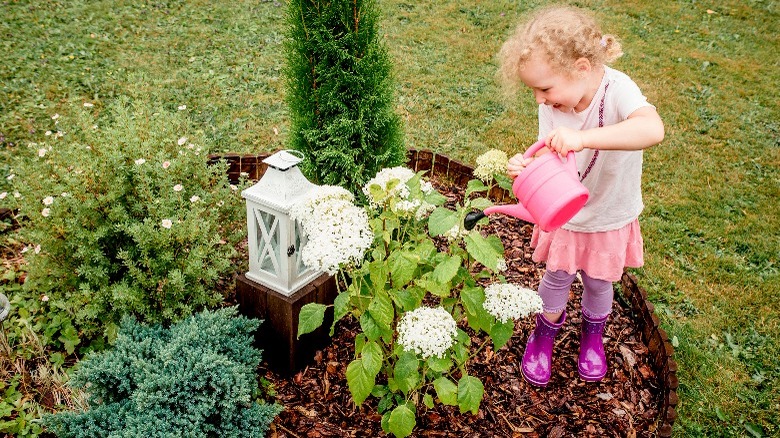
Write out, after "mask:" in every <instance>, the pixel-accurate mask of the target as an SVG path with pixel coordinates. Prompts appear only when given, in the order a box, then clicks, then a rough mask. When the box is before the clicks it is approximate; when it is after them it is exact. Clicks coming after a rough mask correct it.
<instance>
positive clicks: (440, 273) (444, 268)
mask: <svg viewBox="0 0 780 438" xmlns="http://www.w3.org/2000/svg"><path fill="white" fill-rule="evenodd" d="M460 263H461V260H460V257H458V256H456V255H454V256H448V257H447V258H446V259H445V260H444V261H443V262H441V263H439V264H438V265H437V266H436V268H435V269H434V270H433V275H432V278H433V279H434V281H436V282H437V283H440V284H445V283H449V282H450V280H452V279H453V278H454V277H455V274H457V273H458V268H459V267H460Z"/></svg>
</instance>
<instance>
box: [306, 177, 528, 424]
mask: <svg viewBox="0 0 780 438" xmlns="http://www.w3.org/2000/svg"><path fill="white" fill-rule="evenodd" d="M505 164H506V163H504V166H505ZM494 170H495V169H494ZM422 175H423V173H422V172H421V173H417V174H415V173H414V172H413V171H411V170H410V169H406V168H403V167H396V168H389V169H383V170H382V171H380V172H379V173H378V174H377V175H376V176H375V177H374V178H372V179H371V180H370V181H369V182H368V183H367V184H366V185H365V186H364V187H363V192H364V193H365V194H366V197H367V199H368V202H369V205H368V206H367V207H366V208H365V209H363V208H360V207H357V206H355V205H354V204H351V202H352V200H351V198H347V197H346V196H342V197H337V199H332V198H333V197H330V199H329V196H327V195H326V193H333V192H334V191H338V189H335V188H330V187H320V188H319V189H317V190H319V191H318V192H315V193H312V195H311V196H310V197H309V198H307V199H305V200H302V201H301V203H300V204H299V206H297V207H294V210H295V209H297V210H298V211H300V212H309V214H297V215H295V217H296V218H297V220H299V221H301V222H302V224H303V226H304V229H306V230H307V232H308V230H309V228H307V227H308V226H309V225H307V222H310V221H311V222H315V223H316V225H311V226H312V227H315V226H316V227H317V228H318V229H319V230H328V231H322V234H316V233H315V234H313V235H309V241H308V244H307V247H304V249H303V251H304V252H305V251H307V248H308V246H312V247H317V248H318V249H317V251H318V253H319V254H321V255H320V260H319V261H317V262H313V263H312V266H318V267H320V268H323V269H326V270H328V271H329V272H339V273H340V275H342V276H343V277H342V279H341V281H340V282H339V283H340V284H343V285H345V289H344V290H342V291H340V293H339V294H338V296H337V298H336V300H335V303H334V305H333V307H334V322H333V326H331V334H333V330H334V326H335V324H336V323H337V321H339V320H340V319H341V318H343V317H345V316H347V315H352V316H353V317H354V318H356V319H357V320H358V321H359V323H360V328H361V333H359V334H358V335H357V336H356V338H355V359H354V360H353V361H352V362H350V363H349V365H348V366H347V372H346V375H347V383H348V385H349V390H350V392H351V394H352V397H353V399H354V401H355V403H356V404H358V405H359V404H361V403H363V401H364V400H366V398H368V397H369V396H374V397H378V398H379V404H378V409H379V412H380V414H382V428H383V429H384V430H385V431H386V432H388V433H393V434H394V435H395V436H408V435H409V434H411V432H412V430H413V428H414V426H415V424H416V420H415V416H416V412H417V407H418V406H419V405H420V404H421V403H422V404H424V405H426V406H428V407H433V406H434V403H435V400H438V401H439V402H441V403H444V404H446V405H453V406H458V407H459V409H460V411H461V412H471V413H474V414H476V412H477V410H478V409H479V405H480V403H481V401H482V397H483V392H484V388H483V385H482V382H481V381H480V380H479V379H478V378H477V377H475V376H470V375H469V374H468V366H467V363H468V361H469V359H470V358H471V357H473V356H474V355H475V354H477V352H478V351H479V350H481V349H482V348H483V347H484V346H485V345H484V344H483V345H481V346H477V347H474V346H472V345H471V338H470V337H469V335H468V334H467V333H466V331H464V329H463V328H459V327H458V326H457V321H462V320H463V319H464V317H465V319H466V321H467V323H468V326H469V327H470V328H471V329H473V330H476V331H482V332H485V333H487V334H488V335H489V336H488V339H487V340H486V341H485V342H486V343H487V342H491V341H492V343H493V345H494V348H496V349H499V348H501V347H502V346H503V345H504V344H506V342H507V341H508V340H509V338H510V337H511V336H512V334H513V332H514V327H515V324H514V321H513V320H512V319H511V318H515V317H523V316H527V315H529V314H531V313H534V312H538V311H539V308H537V307H535V306H533V305H529V304H528V303H532V302H533V299H532V298H528V297H526V296H525V295H523V294H514V293H513V292H516V291H519V290H520V287H519V286H516V285H504V284H501V283H503V277H502V276H501V273H500V271H501V270H502V269H506V262H505V260H504V259H503V253H504V248H503V245H502V243H501V240H500V239H499V238H498V237H497V236H493V235H491V236H483V235H482V234H481V233H480V232H479V231H478V230H477V229H474V230H471V231H467V230H465V229H464V227H463V221H464V218H465V216H466V214H467V213H468V212H469V211H471V210H472V209H484V208H486V207H488V206H490V205H491V204H492V203H491V201H490V200H489V199H487V198H485V197H483V196H480V194H481V193H484V192H487V191H489V190H490V189H491V187H492V186H489V185H485V183H483V182H482V181H480V180H472V181H470V182H469V185H468V188H467V190H466V200H465V201H464V203H463V204H462V205H458V206H456V208H455V209H454V210H453V209H448V208H444V207H443V204H444V203H445V201H446V198H445V197H444V196H443V195H441V194H440V193H438V192H437V191H436V190H435V189H434V188H433V186H432V185H431V184H430V183H429V182H427V181H425V180H424V178H423V177H422ZM491 181H492V179H491ZM491 184H492V182H491ZM317 203H327V204H330V205H332V207H324V206H322V205H318V206H317V207H316V208H317V209H318V210H317V211H318V214H316V215H313V214H310V213H311V212H312V211H313V209H314V208H315V206H314V205H315V204H317ZM347 204H349V205H347ZM364 214H365V215H367V217H368V220H367V223H366V221H365V220H364V219H360V220H356V218H358V217H360V218H363V217H364ZM347 216H354V217H347ZM485 221H487V219H486V218H485V219H482V222H485ZM356 223H360V225H359V226H357V227H356ZM367 227H368V230H367ZM366 233H368V235H369V236H371V239H369V240H362V239H361V243H360V244H359V245H356V244H355V236H365V235H366ZM334 236H344V237H345V239H344V242H343V243H341V244H337V243H336V242H334ZM328 239H331V240H328ZM436 239H439V242H440V243H441V246H444V249H443V250H440V249H438V248H437V245H436ZM335 240H341V237H336V238H335ZM324 241H325V242H327V244H326V245H323V244H322V242H324ZM347 242H349V243H347ZM344 247H350V248H351V249H352V250H354V251H358V250H359V251H361V252H362V253H363V255H364V256H363V257H361V258H358V257H356V256H355V254H354V252H348V251H342V250H340V249H339V248H344ZM328 248H335V253H334V252H330V254H326V253H328V251H325V249H328ZM339 251H341V252H340V253H339ZM326 260H327V261H326ZM475 262H479V264H481V266H482V267H483V268H482V270H481V271H480V272H478V273H476V274H473V273H472V272H471V270H470V267H472V266H474V265H475ZM326 267H327V268H326ZM485 283H496V284H495V286H489V287H488V291H486V290H485V288H484V287H483V286H482V285H483V284H485ZM495 287H498V289H497V290H498V291H499V293H498V294H494V293H492V292H490V291H493V290H494V288H495ZM486 292H488V295H487V296H486ZM505 292H506V293H505ZM531 292H532V293H533V291H531ZM534 294H535V293H534ZM326 307H327V306H324V305H321V304H307V305H306V306H304V307H303V308H302V309H301V314H300V319H299V326H298V335H299V336H300V335H301V334H304V333H308V332H310V331H313V330H314V329H316V328H317V327H319V326H320V325H321V324H322V323H323V320H324V314H325V310H326Z"/></svg>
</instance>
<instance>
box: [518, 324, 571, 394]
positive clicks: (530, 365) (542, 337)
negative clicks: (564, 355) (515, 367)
mask: <svg viewBox="0 0 780 438" xmlns="http://www.w3.org/2000/svg"><path fill="white" fill-rule="evenodd" d="M564 322H566V311H564V312H563V313H562V314H561V319H560V320H558V322H550V321H548V320H547V318H545V317H544V315H543V314H541V313H539V314H537V315H536V327H534V331H533V333H531V336H530V337H528V344H527V345H526V346H525V353H523V365H522V367H521V368H520V369H521V370H522V372H523V377H525V380H527V381H528V383H531V384H532V385H536V386H547V382H549V381H550V375H551V374H552V351H553V344H554V343H555V335H557V334H558V330H560V328H561V327H562V326H563V323H564Z"/></svg>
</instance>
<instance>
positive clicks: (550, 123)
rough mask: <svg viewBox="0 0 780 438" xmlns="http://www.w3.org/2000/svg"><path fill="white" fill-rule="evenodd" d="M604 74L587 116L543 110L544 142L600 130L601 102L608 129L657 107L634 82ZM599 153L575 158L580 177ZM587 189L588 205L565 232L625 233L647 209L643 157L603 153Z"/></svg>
mask: <svg viewBox="0 0 780 438" xmlns="http://www.w3.org/2000/svg"><path fill="white" fill-rule="evenodd" d="M604 69H605V71H604V77H603V78H602V80H601V85H600V86H599V90H598V91H597V92H596V95H595V96H594V97H593V101H591V103H590V105H589V106H588V108H586V109H585V110H583V111H581V112H574V111H571V112H567V113H564V112H561V111H558V110H556V109H553V107H552V106H548V105H539V139H542V138H545V137H546V136H547V134H548V133H549V132H550V131H552V130H553V129H554V128H557V127H560V126H566V127H568V128H571V129H576V130H584V129H590V128H597V127H598V126H599V106H600V104H601V101H602V99H603V100H604V126H609V125H614V124H616V123H619V122H622V121H623V120H626V119H627V118H628V116H629V115H631V113H633V112H634V111H636V110H637V109H639V108H641V107H644V106H652V105H651V104H650V103H648V102H647V98H646V97H645V96H644V95H642V92H641V91H640V90H639V87H638V86H637V85H636V83H634V81H632V80H631V78H629V77H628V76H627V75H625V74H624V73H621V72H619V71H617V70H615V69H613V68H610V67H607V66H605V67H604ZM607 84H609V87H608V88H607V92H606V96H605V94H604V89H605V86H606V85H607ZM595 152H596V151H595V150H594V149H583V150H582V151H580V152H577V153H576V154H575V158H576V161H577V169H578V170H579V172H580V174H584V173H585V169H586V168H587V167H588V165H589V164H590V162H591V159H592V158H593V154H594V153H595ZM582 183H583V184H584V185H585V187H586V188H587V189H588V191H589V192H590V197H589V198H588V202H587V203H586V204H585V206H584V207H583V208H582V210H580V212H579V213H577V214H576V215H575V216H574V217H573V218H572V219H571V220H570V221H569V222H568V223H566V224H565V225H564V226H563V227H562V228H564V229H566V230H571V231H578V232H584V233H592V232H599V231H610V230H616V229H619V228H622V227H623V226H625V225H627V224H629V223H631V222H633V221H634V219H636V218H637V217H639V213H641V212H642V209H643V208H644V204H643V203H642V188H641V185H642V151H641V150H638V151H612V150H609V151H608V150H602V151H599V156H598V158H597V159H596V162H595V163H594V165H593V168H592V169H591V171H590V173H589V174H588V175H587V176H586V177H585V179H584V180H583V181H582Z"/></svg>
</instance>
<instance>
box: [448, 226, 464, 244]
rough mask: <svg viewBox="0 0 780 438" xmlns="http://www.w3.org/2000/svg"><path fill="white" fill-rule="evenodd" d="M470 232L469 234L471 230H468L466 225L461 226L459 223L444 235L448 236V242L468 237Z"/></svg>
mask: <svg viewBox="0 0 780 438" xmlns="http://www.w3.org/2000/svg"><path fill="white" fill-rule="evenodd" d="M468 234H469V230H467V229H466V228H464V227H461V226H460V225H458V224H455V225H453V226H452V228H450V229H449V230H448V231H447V232H446V233H444V237H446V238H447V241H448V242H454V241H456V240H458V239H462V238H464V237H466V236H467V235H468Z"/></svg>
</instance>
